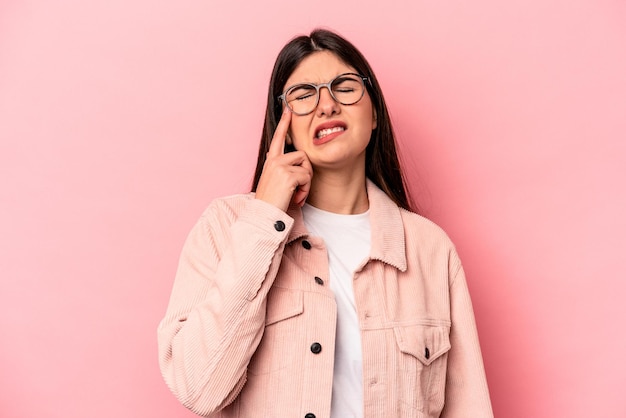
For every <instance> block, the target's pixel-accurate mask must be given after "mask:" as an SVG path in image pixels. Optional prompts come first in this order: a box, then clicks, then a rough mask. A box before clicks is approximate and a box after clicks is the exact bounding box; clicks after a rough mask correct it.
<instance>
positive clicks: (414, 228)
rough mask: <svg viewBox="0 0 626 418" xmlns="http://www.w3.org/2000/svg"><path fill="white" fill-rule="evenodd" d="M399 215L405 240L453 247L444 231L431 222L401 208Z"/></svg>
mask: <svg viewBox="0 0 626 418" xmlns="http://www.w3.org/2000/svg"><path fill="white" fill-rule="evenodd" d="M400 215H401V217H402V223H403V225H404V231H405V236H406V238H407V239H409V238H416V239H419V240H421V241H427V242H434V243H438V244H440V245H445V246H449V247H452V248H453V247H454V244H453V243H452V240H451V239H450V237H449V236H448V234H447V233H446V231H444V229H443V228H442V227H440V226H439V225H438V224H436V223H435V222H433V221H432V220H430V219H428V218H426V217H425V216H423V215H420V214H417V213H415V212H411V211H409V210H406V209H402V208H400Z"/></svg>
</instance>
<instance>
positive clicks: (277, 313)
mask: <svg viewBox="0 0 626 418" xmlns="http://www.w3.org/2000/svg"><path fill="white" fill-rule="evenodd" d="M266 309H267V310H266V313H265V325H266V326H267V325H271V324H274V323H276V322H279V321H282V320H285V319H287V318H291V317H293V316H296V315H300V314H301V313H302V312H303V311H304V294H303V293H302V291H300V290H292V289H286V288H283V287H272V289H271V290H270V292H269V293H268V295H267V308H266Z"/></svg>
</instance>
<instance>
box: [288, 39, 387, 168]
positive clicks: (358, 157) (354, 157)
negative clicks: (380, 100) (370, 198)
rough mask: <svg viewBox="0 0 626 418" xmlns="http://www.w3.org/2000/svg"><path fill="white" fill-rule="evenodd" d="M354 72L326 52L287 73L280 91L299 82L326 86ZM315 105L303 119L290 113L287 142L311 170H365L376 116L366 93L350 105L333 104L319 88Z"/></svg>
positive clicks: (331, 99)
mask: <svg viewBox="0 0 626 418" xmlns="http://www.w3.org/2000/svg"><path fill="white" fill-rule="evenodd" d="M356 72H357V71H356V70H355V69H354V68H352V67H351V66H349V65H346V64H345V63H344V62H343V61H341V60H340V59H339V58H338V57H337V56H336V55H335V54H333V53H332V52H329V51H320V52H315V53H313V54H312V55H309V56H308V57H307V58H305V59H304V60H303V61H302V62H301V63H300V64H299V65H298V66H297V67H296V69H295V70H294V72H293V73H292V74H291V76H290V77H289V79H288V80H287V82H286V83H285V86H284V88H283V91H284V90H285V89H287V88H289V87H290V86H293V85H294V84H299V83H313V84H319V83H327V82H329V81H331V80H332V79H334V78H335V77H337V76H338V75H340V74H344V73H356ZM319 94H320V98H319V104H318V105H317V107H316V108H315V110H314V111H313V112H312V113H309V114H308V115H305V116H298V115H296V114H292V117H291V125H290V129H289V136H290V138H287V142H288V143H292V144H293V145H294V147H295V148H296V149H297V150H300V151H304V152H305V153H306V154H307V156H308V157H309V160H310V161H311V164H312V165H313V168H314V169H315V170H320V169H352V170H355V169H361V170H364V169H365V149H366V148H367V144H368V143H369V140H370V137H371V134H372V130H373V129H375V128H376V115H375V112H374V109H373V106H372V101H371V99H370V97H369V94H368V93H367V89H366V90H365V93H364V95H363V98H362V99H361V100H360V101H358V102H357V103H355V104H353V105H342V104H339V103H337V102H336V101H335V100H334V99H333V98H332V96H331V95H330V92H329V91H328V89H327V88H321V89H320V93H319Z"/></svg>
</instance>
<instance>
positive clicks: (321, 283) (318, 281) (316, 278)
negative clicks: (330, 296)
mask: <svg viewBox="0 0 626 418" xmlns="http://www.w3.org/2000/svg"><path fill="white" fill-rule="evenodd" d="M315 283H317V284H319V285H320V286H323V285H324V280H322V279H321V278H320V277H317V276H315Z"/></svg>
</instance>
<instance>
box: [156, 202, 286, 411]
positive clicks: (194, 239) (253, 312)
mask: <svg viewBox="0 0 626 418" xmlns="http://www.w3.org/2000/svg"><path fill="white" fill-rule="evenodd" d="M237 199H239V200H237ZM292 225H293V219H291V218H290V217H289V216H288V215H287V214H286V213H285V212H283V211H281V210H280V209H278V208H276V207H274V206H272V205H270V204H267V203H265V202H262V201H260V200H257V199H253V198H246V197H239V198H231V199H230V200H218V201H216V202H214V203H213V204H212V205H211V206H210V207H209V208H208V209H207V210H206V211H205V213H204V214H203V216H202V217H201V218H200V220H199V221H198V223H197V224H196V225H195V227H194V228H193V229H192V231H191V233H190V234H189V237H188V238H187V241H186V243H185V245H184V248H183V251H182V254H181V258H180V263H179V267H178V271H177V274H176V279H175V282H174V287H173V290H172V294H171V298H170V303H169V306H168V309H167V313H166V315H165V318H164V319H163V320H162V322H161V323H160V325H159V328H158V340H159V362H160V367H161V372H162V374H163V377H164V379H165V381H166V383H167V385H168V386H169V388H170V389H171V391H172V392H173V393H174V395H175V396H176V397H177V398H178V399H179V400H180V402H181V403H182V404H183V405H185V406H186V407H187V408H189V409H191V410H192V411H194V412H195V413H197V414H200V415H204V416H208V415H210V414H211V413H213V412H216V411H219V410H221V409H222V408H224V407H225V406H227V405H228V404H230V403H231V402H232V401H233V400H234V399H235V398H236V397H237V395H238V394H239V392H240V391H241V389H242V387H243V385H244V384H245V382H246V369H247V366H248V363H249V361H250V358H251V356H252V355H253V354H254V352H255V350H256V348H257V346H258V344H259V342H260V340H261V337H262V335H263V331H264V326H265V311H266V309H265V307H266V296H267V293H268V291H269V289H270V287H271V285H272V283H273V281H274V278H275V277H276V274H277V271H278V268H279V265H280V261H281V258H282V252H283V249H284V246H285V242H286V240H287V237H288V234H289V231H290V229H291V227H292Z"/></svg>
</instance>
